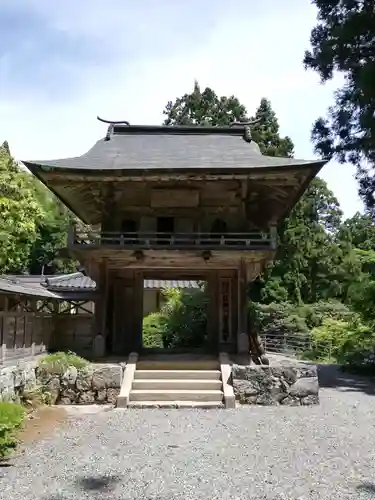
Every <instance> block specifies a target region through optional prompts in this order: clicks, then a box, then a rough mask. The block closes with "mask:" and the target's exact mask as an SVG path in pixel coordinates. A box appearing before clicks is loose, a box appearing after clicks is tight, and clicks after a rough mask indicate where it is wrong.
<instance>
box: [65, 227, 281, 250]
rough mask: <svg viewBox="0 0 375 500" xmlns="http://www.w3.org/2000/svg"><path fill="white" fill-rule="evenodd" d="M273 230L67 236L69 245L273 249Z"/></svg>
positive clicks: (97, 233) (81, 234) (105, 233)
mask: <svg viewBox="0 0 375 500" xmlns="http://www.w3.org/2000/svg"><path fill="white" fill-rule="evenodd" d="M276 238H277V236H276V230H275V229H272V230H270V231H269V232H267V233H261V232H252V233H226V234H224V235H222V234H212V233H173V234H167V233H156V232H153V233H142V232H139V233H120V232H101V231H94V230H92V231H91V230H89V231H77V230H76V229H75V228H73V230H72V232H71V233H70V235H69V242H68V246H69V247H77V246H79V247H90V248H92V247H103V246H104V247H116V246H117V247H118V246H120V247H122V248H128V249H129V248H134V249H148V248H164V249H165V248H167V249H182V250H183V249H194V248H201V249H207V250H209V249H219V250H220V249H221V250H223V249H224V248H225V249H233V250H238V249H267V250H273V249H276Z"/></svg>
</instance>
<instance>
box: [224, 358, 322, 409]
mask: <svg viewBox="0 0 375 500" xmlns="http://www.w3.org/2000/svg"><path fill="white" fill-rule="evenodd" d="M232 380H233V390H234V394H235V396H236V399H237V400H238V402H239V403H241V404H258V405H279V404H280V405H287V406H300V405H314V404H319V382H318V372H317V367H316V366H315V365H311V364H307V363H302V362H298V361H293V360H287V361H277V362H275V363H273V364H272V361H271V364H270V365H269V366H259V365H253V364H249V365H242V364H241V365H240V364H233V366H232Z"/></svg>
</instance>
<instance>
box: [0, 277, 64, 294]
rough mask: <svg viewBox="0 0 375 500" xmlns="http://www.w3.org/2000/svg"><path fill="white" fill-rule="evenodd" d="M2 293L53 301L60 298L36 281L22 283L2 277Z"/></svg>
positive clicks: (0, 281) (0, 280) (0, 287)
mask: <svg viewBox="0 0 375 500" xmlns="http://www.w3.org/2000/svg"><path fill="white" fill-rule="evenodd" d="M0 291H1V292H5V294H7V293H9V294H17V295H29V296H34V297H45V298H52V299H55V298H60V297H59V296H58V295H57V294H56V293H54V292H52V291H50V290H47V289H46V288H44V287H43V286H42V285H41V284H40V282H39V283H38V282H37V281H36V280H35V281H30V280H29V281H28V282H26V281H25V282H22V281H19V280H14V279H9V278H8V277H0Z"/></svg>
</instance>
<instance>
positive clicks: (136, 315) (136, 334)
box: [131, 271, 144, 352]
mask: <svg viewBox="0 0 375 500" xmlns="http://www.w3.org/2000/svg"><path fill="white" fill-rule="evenodd" d="M143 292H144V287H143V272H142V271H136V272H135V275H134V299H133V304H134V307H133V332H132V337H133V340H132V346H133V347H132V349H131V350H132V351H135V352H139V351H140V350H141V348H142V328H143Z"/></svg>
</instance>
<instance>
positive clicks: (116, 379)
mask: <svg viewBox="0 0 375 500" xmlns="http://www.w3.org/2000/svg"><path fill="white" fill-rule="evenodd" d="M124 369H125V363H121V364H119V363H116V364H90V365H88V366H87V367H85V368H83V369H81V370H77V368H75V367H74V366H71V367H69V368H68V369H67V370H66V372H65V373H63V374H61V375H57V374H48V373H44V372H42V371H40V370H39V369H38V362H37V361H35V360H34V361H27V362H23V363H18V364H17V365H15V366H7V367H4V368H0V401H19V399H20V398H21V397H22V393H23V392H24V391H25V390H32V389H34V388H37V387H40V388H41V389H42V391H43V392H45V393H46V395H47V396H48V398H50V402H51V403H52V404H64V405H69V404H93V403H95V404H115V403H116V399H117V396H118V394H119V393H120V387H121V382H122V378H123V373H124Z"/></svg>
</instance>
